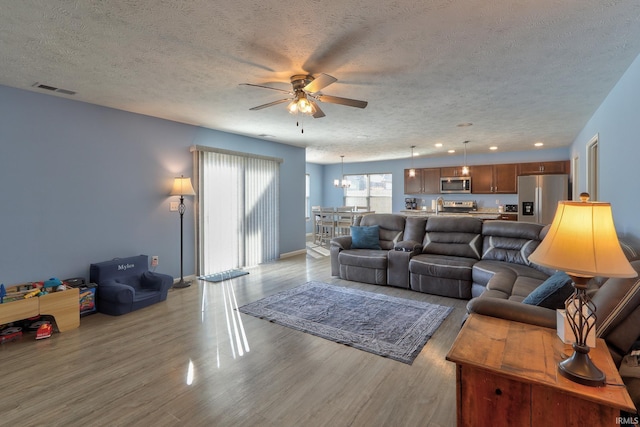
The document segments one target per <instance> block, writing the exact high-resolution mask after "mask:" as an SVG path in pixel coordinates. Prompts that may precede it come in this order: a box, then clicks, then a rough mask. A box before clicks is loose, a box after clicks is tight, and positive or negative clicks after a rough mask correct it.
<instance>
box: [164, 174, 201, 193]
mask: <svg viewBox="0 0 640 427" xmlns="http://www.w3.org/2000/svg"><path fill="white" fill-rule="evenodd" d="M169 195H170V196H195V195H196V192H195V190H194V189H193V185H191V178H185V177H184V176H181V177H177V178H175V179H174V180H173V188H172V189H171V193H170V194H169Z"/></svg>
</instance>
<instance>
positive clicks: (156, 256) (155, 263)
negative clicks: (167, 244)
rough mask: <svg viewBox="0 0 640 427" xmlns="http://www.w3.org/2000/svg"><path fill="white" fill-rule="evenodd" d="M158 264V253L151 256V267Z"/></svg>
mask: <svg viewBox="0 0 640 427" xmlns="http://www.w3.org/2000/svg"><path fill="white" fill-rule="evenodd" d="M157 266H158V255H153V256H152V257H151V267H157Z"/></svg>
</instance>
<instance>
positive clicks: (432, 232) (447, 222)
mask: <svg viewBox="0 0 640 427" xmlns="http://www.w3.org/2000/svg"><path fill="white" fill-rule="evenodd" d="M481 232H482V220H480V219H478V218H472V217H451V216H449V217H447V216H437V217H431V218H429V219H428V220H427V225H426V234H425V236H424V240H423V242H422V246H423V248H422V252H423V253H425V254H437V255H451V256H459V257H463V258H475V259H480V251H481V249H482V235H481Z"/></svg>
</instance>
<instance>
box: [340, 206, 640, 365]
mask: <svg viewBox="0 0 640 427" xmlns="http://www.w3.org/2000/svg"><path fill="white" fill-rule="evenodd" d="M359 225H360V226H374V225H377V226H378V227H379V230H380V241H379V246H380V249H361V248H356V247H353V245H352V243H353V242H352V237H351V236H340V237H336V238H334V239H332V241H331V248H330V252H331V273H332V275H334V276H339V277H340V278H342V279H345V280H352V281H358V282H364V283H371V284H377V285H390V286H395V287H400V288H406V289H412V290H415V291H418V292H426V293H430V294H436V295H443V296H448V297H454V298H462V299H470V301H469V303H468V304H467V311H468V312H469V313H479V314H483V315H488V316H494V317H501V318H506V319H509V320H513V321H519V322H525V323H531V324H535V325H539V326H543V327H549V328H555V327H556V313H555V309H550V308H545V307H542V306H537V305H529V304H524V303H523V302H522V301H523V300H524V299H525V298H526V297H527V296H528V295H529V294H530V293H531V292H533V290H535V289H536V288H538V287H539V286H540V285H541V284H542V283H543V282H544V281H545V280H546V279H547V278H549V277H550V276H551V275H552V274H554V273H555V271H552V270H549V269H547V268H545V267H542V266H539V265H536V264H534V263H532V262H530V261H529V259H528V257H529V255H530V254H531V253H532V252H533V251H534V250H535V249H536V248H537V247H538V245H539V244H540V242H541V241H542V239H544V236H545V235H546V233H547V231H548V226H543V225H540V224H533V223H524V222H514V221H499V220H498V221H482V220H480V219H477V218H473V217H462V216H459V217H457V216H435V217H429V218H428V219H427V218H417V217H404V216H402V215H393V214H371V215H366V216H364V217H362V220H361V221H360V224H359ZM622 248H623V251H624V252H625V254H626V255H627V258H628V259H629V260H630V261H632V263H631V265H632V266H633V267H634V268H635V269H636V271H638V272H640V260H637V259H638V255H637V253H636V252H635V251H634V250H633V249H632V248H630V247H629V246H628V245H625V244H622ZM634 260H635V261H634ZM591 293H592V295H593V296H592V298H593V301H594V302H595V303H596V307H597V315H598V319H597V325H596V326H597V335H598V336H599V337H602V338H604V339H605V341H606V342H607V345H608V346H609V350H610V352H611V354H612V355H613V357H614V360H615V361H616V363H618V364H619V363H620V361H621V360H622V356H623V355H624V354H626V353H627V352H628V351H629V349H630V348H631V346H632V345H633V343H634V342H635V341H636V340H638V338H639V337H640V278H632V279H613V278H612V279H605V278H599V280H594V281H593V283H592V284H591Z"/></svg>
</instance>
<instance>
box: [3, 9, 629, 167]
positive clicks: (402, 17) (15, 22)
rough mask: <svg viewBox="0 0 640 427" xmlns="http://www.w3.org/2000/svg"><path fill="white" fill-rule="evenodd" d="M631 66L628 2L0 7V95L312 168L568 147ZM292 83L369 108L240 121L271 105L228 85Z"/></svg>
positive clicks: (272, 111)
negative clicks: (132, 120) (306, 77)
mask: <svg viewBox="0 0 640 427" xmlns="http://www.w3.org/2000/svg"><path fill="white" fill-rule="evenodd" d="M639 53H640V3H639V2H638V1H637V0H619V1H616V0H608V1H603V0H537V1H531V0H493V1H487V0H459V1H455V0H395V1H378V2H374V1H372V0H322V1H319V0H288V1H274V0H233V1H230V0H214V1H212V0H191V1H188V0H180V1H178V0H142V1H133V0H128V1H126V0H109V1H104V0H85V1H62V0H40V1H28V0H21V1H15V0H0V55H1V57H2V60H1V61H0V84H3V85H7V86H12V87H17V88H22V89H28V90H34V91H40V92H43V90H42V89H36V88H34V87H32V86H33V84H34V83H36V82H40V83H43V84H46V85H51V86H55V87H59V88H62V89H66V90H71V91H75V92H76V94H75V95H65V94H62V93H53V95H54V96H61V97H66V98H70V99H76V100H79V101H84V102H90V103H94V104H99V105H104V106H108V107H113V108H118V109H122V110H126V111H131V112H136V113H141V114H146V115H150V116H156V117H161V118H165V119H169V120H174V121H178V122H184V123H189V124H194V125H199V126H203V127H207V128H212V129H219V130H223V131H227V132H232V133H237V134H242V135H250V136H255V137H259V138H263V136H261V135H270V137H268V138H269V139H270V140H275V141H279V142H283V143H286V144H291V145H296V146H303V147H307V160H308V161H310V162H316V163H338V162H339V161H340V155H345V161H347V162H355V161H370V160H381V159H394V158H407V157H408V156H409V153H410V148H409V147H410V146H412V145H415V146H416V152H417V153H419V154H420V155H421V156H422V155H446V150H447V149H448V148H455V149H457V150H458V151H459V152H460V151H461V150H462V141H464V140H470V141H471V142H470V143H469V144H468V153H480V152H486V151H488V147H489V146H491V145H495V146H497V147H498V150H500V151H513V150H528V149H532V148H533V143H534V142H537V141H541V142H544V144H545V148H553V147H560V146H567V145H569V144H570V143H571V142H572V141H573V139H574V138H575V136H576V134H577V133H578V132H579V131H580V129H581V128H582V127H583V126H584V125H585V123H586V121H587V120H588V119H589V117H591V115H592V114H593V113H594V112H595V110H596V108H597V107H598V106H599V105H600V103H601V102H602V101H603V99H604V98H605V96H606V95H607V94H608V93H609V91H610V90H611V89H612V87H613V86H614V84H615V83H616V82H617V81H618V80H619V79H620V77H621V76H622V74H623V73H624V71H625V70H626V69H627V68H628V67H629V65H630V64H631V62H632V61H633V60H634V59H635V58H636V56H637V55H638V54H639ZM300 73H310V74H318V73H327V74H330V75H332V76H334V77H336V78H337V79H338V82H336V83H334V84H332V85H330V86H328V87H327V88H325V89H324V90H323V91H322V92H323V93H325V94H329V95H335V96H341V97H347V98H355V99H362V100H366V101H369V105H368V107H367V108H366V109H363V110H361V109H358V108H351V107H346V106H342V105H335V104H327V103H322V104H320V105H321V107H322V109H323V110H324V112H325V114H326V117H324V118H321V119H312V118H306V119H305V120H304V121H303V124H304V134H302V133H301V132H300V128H299V127H296V120H297V118H296V117H294V116H292V115H290V114H289V113H288V112H287V111H286V104H279V105H277V106H274V107H270V108H267V109H263V110H259V111H249V108H251V107H254V106H257V105H260V104H264V103H268V102H271V101H275V100H277V99H281V98H282V95H283V94H282V93H278V92H276V91H271V90H267V89H261V88H255V87H249V86H241V85H239V83H254V84H261V85H269V86H273V87H277V88H281V89H287V90H288V89H290V84H289V77H290V76H291V75H293V74H300ZM44 92H46V93H51V92H47V91H44ZM461 123H473V126H467V127H460V126H458V125H459V124H461ZM435 143H443V144H444V146H443V147H442V148H436V147H434V144H435Z"/></svg>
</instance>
